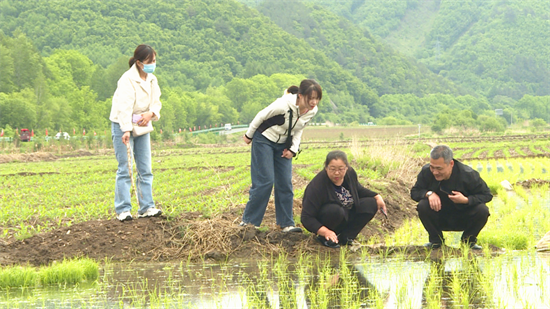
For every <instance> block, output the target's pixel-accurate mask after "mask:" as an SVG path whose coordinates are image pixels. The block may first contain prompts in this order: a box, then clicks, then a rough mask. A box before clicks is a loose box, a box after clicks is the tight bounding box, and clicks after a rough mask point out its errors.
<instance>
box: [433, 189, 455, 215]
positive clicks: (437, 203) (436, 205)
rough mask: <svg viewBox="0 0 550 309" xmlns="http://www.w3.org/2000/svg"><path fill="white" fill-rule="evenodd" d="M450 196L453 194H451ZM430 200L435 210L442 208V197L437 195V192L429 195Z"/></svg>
mask: <svg viewBox="0 0 550 309" xmlns="http://www.w3.org/2000/svg"><path fill="white" fill-rule="evenodd" d="M449 197H451V196H450V195H449ZM428 201H429V202H430V208H431V209H433V210H435V211H440V210H441V198H440V197H439V195H437V193H435V192H434V193H432V195H430V196H428Z"/></svg>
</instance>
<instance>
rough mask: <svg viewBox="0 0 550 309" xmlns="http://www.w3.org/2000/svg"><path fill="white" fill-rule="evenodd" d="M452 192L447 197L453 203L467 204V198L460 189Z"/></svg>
mask: <svg viewBox="0 0 550 309" xmlns="http://www.w3.org/2000/svg"><path fill="white" fill-rule="evenodd" d="M452 192H453V194H449V199H451V201H453V203H455V204H468V198H467V197H465V196H464V194H462V192H460V191H452Z"/></svg>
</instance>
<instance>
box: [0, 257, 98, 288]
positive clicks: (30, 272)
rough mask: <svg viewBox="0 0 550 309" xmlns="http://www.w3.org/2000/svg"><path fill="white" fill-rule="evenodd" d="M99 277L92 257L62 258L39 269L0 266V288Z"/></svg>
mask: <svg viewBox="0 0 550 309" xmlns="http://www.w3.org/2000/svg"><path fill="white" fill-rule="evenodd" d="M98 277H99V265H98V263H97V262H95V261H94V260H92V259H89V258H81V259H72V260H63V261H62V262H60V263H54V264H52V265H50V266H44V267H41V268H39V269H36V268H34V267H29V266H8V267H3V268H0V289H9V288H15V287H23V288H24V287H37V286H38V285H39V284H40V285H54V284H69V285H74V284H77V283H80V282H83V281H88V282H93V281H95V280H97V278H98Z"/></svg>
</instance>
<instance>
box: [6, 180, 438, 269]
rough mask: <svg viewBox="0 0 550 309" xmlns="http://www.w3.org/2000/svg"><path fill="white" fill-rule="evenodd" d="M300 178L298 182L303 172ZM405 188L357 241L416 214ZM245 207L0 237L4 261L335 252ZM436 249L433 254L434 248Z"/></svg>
mask: <svg viewBox="0 0 550 309" xmlns="http://www.w3.org/2000/svg"><path fill="white" fill-rule="evenodd" d="M296 180H297V182H301V181H303V180H300V179H299V178H297V179H296ZM408 190H409V189H408V186H406V185H404V184H399V182H397V183H394V184H390V185H389V186H388V187H387V192H386V193H385V195H386V196H385V200H386V204H387V208H388V215H389V219H388V220H386V219H385V218H384V217H383V216H382V215H380V214H377V215H376V216H375V218H374V219H373V220H372V221H371V222H370V223H369V224H368V225H367V226H366V227H365V228H364V229H363V231H362V232H361V235H360V237H359V240H360V241H361V242H363V243H364V242H365V241H366V240H368V239H371V238H372V237H376V238H375V239H383V237H384V235H386V234H391V233H393V232H394V231H395V230H396V229H397V228H399V227H400V226H401V225H402V224H403V222H404V220H406V219H408V218H411V217H413V216H416V210H415V205H414V204H413V202H412V201H411V200H410V199H408V198H407V197H408V194H409V193H408ZM244 207H245V205H239V206H238V207H234V208H232V209H229V210H228V211H226V212H224V213H222V214H220V215H217V216H215V217H212V218H205V217H203V216H202V214H201V213H198V212H189V213H185V214H183V215H181V216H179V217H176V218H170V220H168V219H167V218H166V217H164V216H161V217H158V218H142V219H134V220H132V221H128V222H119V221H118V220H116V219H111V220H93V221H87V222H81V223H77V224H73V225H72V226H70V227H62V228H58V229H56V230H53V231H50V232H47V233H42V234H37V235H34V236H32V237H30V238H27V239H25V240H13V239H11V240H8V241H5V242H1V243H0V264H1V265H10V264H32V265H44V264H49V263H51V262H52V261H59V260H62V259H64V258H72V257H79V256H88V257H90V258H93V259H97V260H103V259H109V260H112V261H120V262H122V261H180V260H182V259H184V260H187V259H191V260H198V259H201V258H205V259H211V260H227V259H251V258H252V259H254V258H261V257H269V256H272V255H275V256H276V255H278V254H280V253H285V254H288V255H289V256H297V255H299V254H301V253H304V252H309V253H317V254H330V255H335V258H336V257H337V255H338V252H339V251H338V250H335V249H330V248H326V247H323V246H321V245H320V244H319V243H318V242H317V241H316V240H315V238H314V235H312V234H310V233H308V232H304V233H283V232H282V231H281V229H280V227H278V226H276V224H275V207H274V204H273V201H270V202H269V204H268V208H267V211H266V215H265V217H264V221H263V224H262V228H261V229H259V230H258V229H255V228H254V227H246V228H242V227H239V226H238V223H239V222H240V219H241V216H242V212H243V210H244ZM301 208H302V203H301V200H300V199H295V200H294V214H295V216H298V217H299V215H300V213H301ZM363 249H364V250H367V251H368V252H369V253H371V254H377V255H379V254H380V255H391V254H394V253H406V254H411V255H415V256H419V257H420V258H425V257H428V256H429V255H430V252H429V251H427V250H425V249H424V248H422V247H419V246H408V247H383V246H381V245H376V246H370V247H367V246H363ZM352 254H353V253H352ZM431 254H432V255H433V253H431Z"/></svg>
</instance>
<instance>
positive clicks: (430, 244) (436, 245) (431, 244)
mask: <svg viewBox="0 0 550 309" xmlns="http://www.w3.org/2000/svg"><path fill="white" fill-rule="evenodd" d="M424 248H426V249H439V248H441V243H439V242H428V243H425V244H424Z"/></svg>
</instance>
